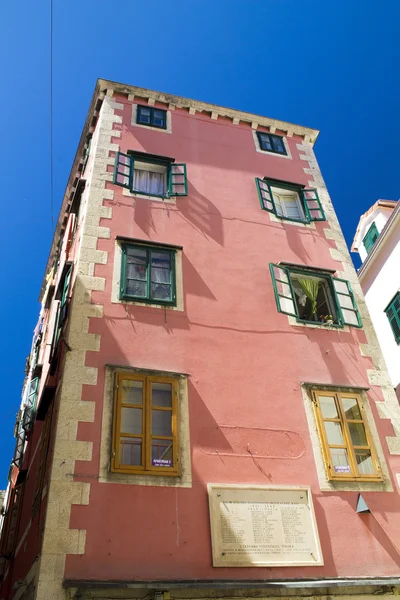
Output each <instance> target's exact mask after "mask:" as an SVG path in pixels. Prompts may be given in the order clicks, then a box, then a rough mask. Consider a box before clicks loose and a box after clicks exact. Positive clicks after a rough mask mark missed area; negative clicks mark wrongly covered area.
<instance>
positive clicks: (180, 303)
mask: <svg viewBox="0 0 400 600" xmlns="http://www.w3.org/2000/svg"><path fill="white" fill-rule="evenodd" d="M136 242H137V243H139V241H138V240H136ZM123 243H129V242H128V241H126V240H116V241H115V247H114V248H115V249H114V266H113V279H112V287H111V302H112V303H113V304H131V305H133V306H145V307H146V308H161V309H163V310H164V309H166V310H175V311H179V312H183V311H184V296H183V274H182V250H181V249H180V248H176V250H175V293H176V306H168V305H166V304H149V303H148V302H137V301H135V300H125V299H123V300H121V299H120V297H119V290H120V283H121V262H122V244H123ZM134 243H135V241H132V244H134ZM142 243H143V244H145V245H146V244H148V245H149V246H151V245H154V246H157V242H154V241H152V240H143V241H142ZM160 248H162V247H161V246H160ZM172 249H173V248H172Z"/></svg>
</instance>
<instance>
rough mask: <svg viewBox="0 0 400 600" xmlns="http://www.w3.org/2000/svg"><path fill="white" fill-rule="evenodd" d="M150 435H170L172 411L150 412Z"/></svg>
mask: <svg viewBox="0 0 400 600" xmlns="http://www.w3.org/2000/svg"><path fill="white" fill-rule="evenodd" d="M151 433H152V435H165V436H170V435H172V411H170V410H155V409H153V410H152V411H151Z"/></svg>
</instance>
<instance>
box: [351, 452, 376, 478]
mask: <svg viewBox="0 0 400 600" xmlns="http://www.w3.org/2000/svg"><path fill="white" fill-rule="evenodd" d="M355 454H356V461H357V467H358V471H359V473H360V474H361V475H373V474H374V473H375V469H374V463H373V462H372V457H371V452H370V451H369V450H356V451H355Z"/></svg>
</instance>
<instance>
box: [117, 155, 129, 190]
mask: <svg viewBox="0 0 400 600" xmlns="http://www.w3.org/2000/svg"><path fill="white" fill-rule="evenodd" d="M133 169H134V161H133V157H132V156H130V155H129V154H124V153H123V152H117V154H116V157H115V165H114V178H113V183H114V184H115V185H120V186H121V187H125V188H128V190H131V189H132V186H133Z"/></svg>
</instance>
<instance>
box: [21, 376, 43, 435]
mask: <svg viewBox="0 0 400 600" xmlns="http://www.w3.org/2000/svg"><path fill="white" fill-rule="evenodd" d="M38 390H39V377H35V378H34V379H32V381H31V382H30V384H29V388H28V393H27V396H26V404H25V409H24V413H23V415H22V428H23V430H24V431H25V432H26V431H29V430H30V429H31V428H32V425H33V420H34V417H35V412H36V402H37V395H38Z"/></svg>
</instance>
